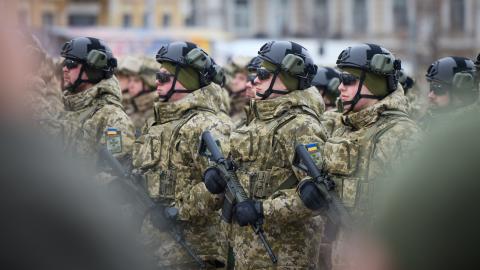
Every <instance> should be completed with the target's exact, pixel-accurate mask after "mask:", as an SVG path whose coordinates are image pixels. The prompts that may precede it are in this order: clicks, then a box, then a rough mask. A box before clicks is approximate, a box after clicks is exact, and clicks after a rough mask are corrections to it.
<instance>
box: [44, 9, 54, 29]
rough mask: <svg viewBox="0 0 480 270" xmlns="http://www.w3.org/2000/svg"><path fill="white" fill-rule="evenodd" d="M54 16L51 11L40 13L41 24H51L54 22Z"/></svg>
mask: <svg viewBox="0 0 480 270" xmlns="http://www.w3.org/2000/svg"><path fill="white" fill-rule="evenodd" d="M54 20H55V17H54V16H53V13H51V12H45V13H43V14H42V25H43V26H44V27H48V26H52V25H53V23H54Z"/></svg>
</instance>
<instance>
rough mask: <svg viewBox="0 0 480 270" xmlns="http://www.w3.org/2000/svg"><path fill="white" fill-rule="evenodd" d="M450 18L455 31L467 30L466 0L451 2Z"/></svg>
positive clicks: (453, 0) (452, 0)
mask: <svg viewBox="0 0 480 270" xmlns="http://www.w3.org/2000/svg"><path fill="white" fill-rule="evenodd" d="M450 18H451V26H452V30H453V31H464V30H465V0H451V1H450Z"/></svg>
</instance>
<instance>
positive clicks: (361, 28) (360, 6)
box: [352, 0, 368, 33]
mask: <svg viewBox="0 0 480 270" xmlns="http://www.w3.org/2000/svg"><path fill="white" fill-rule="evenodd" d="M352 13H353V30H354V31H355V33H365V32H366V30H367V20H368V14H367V1H366V0H353V10H352Z"/></svg>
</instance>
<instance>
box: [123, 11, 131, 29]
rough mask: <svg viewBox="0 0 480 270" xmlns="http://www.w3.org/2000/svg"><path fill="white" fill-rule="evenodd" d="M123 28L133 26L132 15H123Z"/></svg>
mask: <svg viewBox="0 0 480 270" xmlns="http://www.w3.org/2000/svg"><path fill="white" fill-rule="evenodd" d="M122 26H123V27H124V28H128V27H131V26H132V15H130V14H123V19H122Z"/></svg>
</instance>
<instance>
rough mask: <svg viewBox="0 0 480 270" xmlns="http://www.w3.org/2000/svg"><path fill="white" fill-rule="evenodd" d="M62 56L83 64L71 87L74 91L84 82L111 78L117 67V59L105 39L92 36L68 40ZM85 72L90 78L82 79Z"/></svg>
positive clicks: (95, 81)
mask: <svg viewBox="0 0 480 270" xmlns="http://www.w3.org/2000/svg"><path fill="white" fill-rule="evenodd" d="M60 55H61V56H62V57H64V58H65V59H69V60H74V61H76V62H79V63H81V64H82V68H81V71H80V74H79V76H78V79H77V80H76V81H75V82H74V84H73V85H72V86H71V87H69V88H70V90H72V91H74V90H75V88H77V87H78V85H80V83H82V82H90V83H98V82H99V81H101V80H103V79H108V78H111V77H112V75H113V72H114V70H115V68H116V67H117V59H115V57H113V53H112V50H111V49H110V48H109V47H108V46H107V44H105V42H104V41H102V40H99V39H97V38H92V37H79V38H74V39H72V40H70V41H68V42H66V43H65V44H64V45H63V46H62V51H61V53H60ZM83 72H85V73H87V76H88V80H82V79H80V78H81V76H82V74H83Z"/></svg>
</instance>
